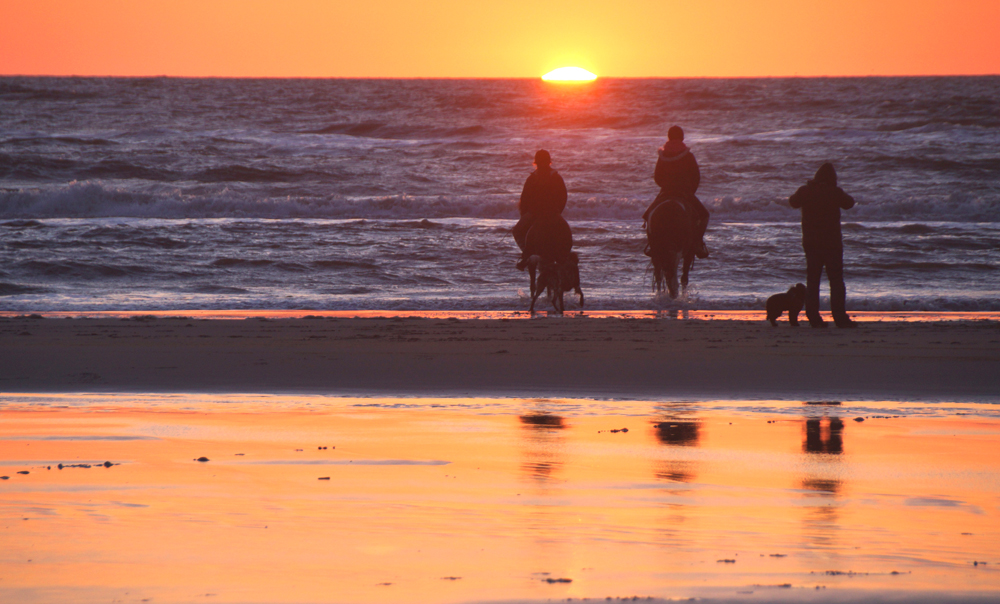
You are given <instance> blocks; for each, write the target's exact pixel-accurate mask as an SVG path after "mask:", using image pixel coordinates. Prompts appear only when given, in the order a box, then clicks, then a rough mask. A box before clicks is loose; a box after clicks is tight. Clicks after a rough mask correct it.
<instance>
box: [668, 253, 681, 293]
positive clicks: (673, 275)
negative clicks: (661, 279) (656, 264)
mask: <svg viewBox="0 0 1000 604" xmlns="http://www.w3.org/2000/svg"><path fill="white" fill-rule="evenodd" d="M669 257H670V261H669V262H667V291H668V292H669V293H670V297H671V298H676V297H677V264H678V262H680V254H679V253H678V252H670V254H669Z"/></svg>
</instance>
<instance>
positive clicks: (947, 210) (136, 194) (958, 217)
mask: <svg viewBox="0 0 1000 604" xmlns="http://www.w3.org/2000/svg"><path fill="white" fill-rule="evenodd" d="M649 201H650V200H649V199H647V198H645V197H642V198H636V197H601V196H592V197H588V198H572V199H571V201H570V204H569V205H568V206H567V209H566V212H565V216H566V218H567V219H569V220H570V221H573V220H636V219H637V218H638V216H640V215H641V214H642V211H643V210H644V209H645V208H646V206H647V205H648V203H649ZM703 201H704V203H705V206H706V207H707V208H708V209H709V211H710V212H711V213H712V217H713V221H716V222H718V221H734V222H787V221H795V220H797V218H798V213H797V212H796V211H795V210H792V209H791V208H790V207H789V206H788V202H787V200H786V199H782V198H770V199H762V198H747V197H731V196H724V197H715V198H705V199H703ZM516 203H517V197H516V196H514V195H505V194H491V195H422V196H411V195H390V196H371V197H365V196H361V197H321V196H291V195H287V196H283V197H267V196H265V194H264V193H262V192H261V191H252V190H251V191H244V190H236V189H230V188H228V187H225V188H220V189H218V190H217V191H213V192H210V193H198V194H195V193H191V192H188V191H186V190H183V189H180V188H176V189H168V190H157V191H132V190H129V189H127V188H124V187H116V186H110V185H106V184H99V183H96V182H73V183H70V184H69V185H65V186H61V187H56V188H51V189H18V190H6V191H0V219H39V218H111V217H131V218H275V219H281V218H387V219H422V218H456V217H468V218H510V219H514V218H516V217H517V212H516ZM844 219H845V220H850V221H876V222H878V221H901V220H908V221H953V222H1000V199H992V198H983V197H976V196H972V195H968V194H953V195H939V196H924V197H918V196H911V197H906V198H887V199H881V200H872V199H865V200H859V201H858V204H857V205H856V206H855V207H854V208H853V209H852V210H850V212H849V213H845V214H844Z"/></svg>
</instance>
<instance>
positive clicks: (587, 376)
mask: <svg viewBox="0 0 1000 604" xmlns="http://www.w3.org/2000/svg"><path fill="white" fill-rule="evenodd" d="M233 312H245V311H233ZM295 312H310V311H295ZM355 312H357V311H355ZM521 314H522V315H526V313H521ZM647 316H648V315H647ZM668 316H669V315H668ZM516 318H520V317H514V316H512V317H510V318H482V319H475V320H469V319H464V320H463V319H459V318H456V317H435V318H410V317H404V316H392V317H387V318H338V317H326V318H321V317H315V318H282V319H270V318H267V317H261V316H258V317H256V318H251V319H250V320H242V321H240V320H217V319H211V320H209V319H198V318H195V317H192V316H191V315H190V313H188V314H185V315H179V316H170V317H164V318H155V317H152V316H150V315H149V314H148V313H143V314H140V315H134V316H132V317H131V318H124V317H123V318H99V319H76V318H67V319H45V318H30V317H25V316H20V317H13V318H10V317H8V318H0V389H2V391H4V392H8V393H13V392H24V393H30V392H217V393H219V392H231V393H250V392H259V393H303V394H304V393H322V394H336V395H369V396H371V395H379V396H445V397H456V396H459V397H460V396H499V397H529V398H530V397H582V398H612V399H645V400H654V399H655V400H685V399H754V400H894V401H927V402H990V403H997V402H1000V387H998V384H997V378H996V376H997V375H998V374H1000V322H997V321H992V320H979V321H937V322H930V321H926V322H921V321H918V322H911V321H883V322H865V323H862V325H861V326H860V327H858V328H857V329H848V330H843V329H837V328H835V327H833V326H831V327H830V328H829V329H823V330H817V329H812V328H810V327H808V326H805V325H803V326H801V327H799V328H791V327H789V325H788V324H787V322H786V321H781V322H779V326H778V327H771V326H770V325H768V324H767V323H766V322H765V321H763V320H759V321H753V322H751V321H746V320H738V319H733V320H725V321H718V320H702V319H682V320H674V319H670V318H665V319H661V320H654V319H649V318H630V317H626V318H618V317H608V318H595V317H593V316H591V315H589V314H588V315H583V316H567V317H565V318H560V319H555V318H549V317H545V318H540V319H538V320H532V321H526V320H515V319H516Z"/></svg>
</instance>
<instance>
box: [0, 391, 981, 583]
mask: <svg viewBox="0 0 1000 604" xmlns="http://www.w3.org/2000/svg"><path fill="white" fill-rule="evenodd" d="M105 462H109V463H105ZM59 464H62V468H61V469H60V467H59ZM0 475H2V476H3V477H5V478H4V479H2V480H0V601H4V602H64V601H74V602H91V601H93V602H98V601H102V602H106V601H112V600H114V601H119V602H143V601H149V602H165V601H166V602H465V601H499V600H504V601H511V600H539V601H540V600H548V599H563V600H565V599H566V598H573V599H574V600H575V599H579V598H591V599H601V600H604V599H605V598H609V597H610V598H612V599H614V598H624V597H629V598H631V597H633V596H638V597H640V598H647V597H652V598H686V597H709V598H717V599H725V600H727V601H728V600H734V601H747V602H759V601H769V600H787V599H793V600H819V601H826V600H830V601H841V600H843V599H850V598H856V597H858V594H862V595H867V596H876V595H879V594H881V595H886V594H888V595H890V596H893V595H896V596H898V595H899V594H913V595H914V597H917V598H918V599H919V598H926V599H929V600H935V599H938V600H940V599H946V598H947V597H953V598H966V599H969V598H982V599H983V601H987V600H988V599H989V598H990V597H1000V547H998V546H997V543H1000V409H998V408H997V407H996V406H991V405H976V404H954V405H948V404H935V405H924V404H919V403H875V402H843V403H838V402H832V401H808V402H806V401H803V402H769V401H763V402H761V401H753V402H740V401H711V402H654V401H650V402H615V401H603V400H523V399H492V400H491V399H375V398H360V399H349V398H329V397H320V396H313V397H309V396H295V397H282V396H221V395H220V396H216V395H212V396H197V395H57V396H52V395H3V396H0Z"/></svg>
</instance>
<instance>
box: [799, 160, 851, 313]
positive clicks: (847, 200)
mask: <svg viewBox="0 0 1000 604" xmlns="http://www.w3.org/2000/svg"><path fill="white" fill-rule="evenodd" d="M788 203H789V205H791V206H792V207H793V208H801V209H802V249H803V250H804V251H805V253H806V301H805V302H806V317H807V318H808V319H809V324H810V325H812V326H813V327H826V323H825V322H824V321H823V318H822V317H821V316H820V314H819V280H820V277H821V276H822V275H823V269H824V268H826V278H827V280H828V281H829V282H830V310H831V311H832V313H833V321H834V324H835V325H836V326H837V327H857V326H858V324H857V323H856V322H854V321H852V320H851V318H850V317H848V316H847V309H846V306H847V287H846V286H845V285H844V240H843V235H842V233H841V231H840V210H849V209H851V208H853V207H854V198H853V197H851V196H850V195H848V194H847V193H844V191H843V189H841V188H840V187H838V186H837V172H836V170H834V169H833V164H831V163H825V164H823V165H822V166H820V167H819V170H817V171H816V176H814V177H813V179H812V180H810V181H809V182H808V183H806V184H805V186H802V187H799V190H798V191H796V192H795V193H794V194H793V195H792V196H791V197H789V198H788Z"/></svg>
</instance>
